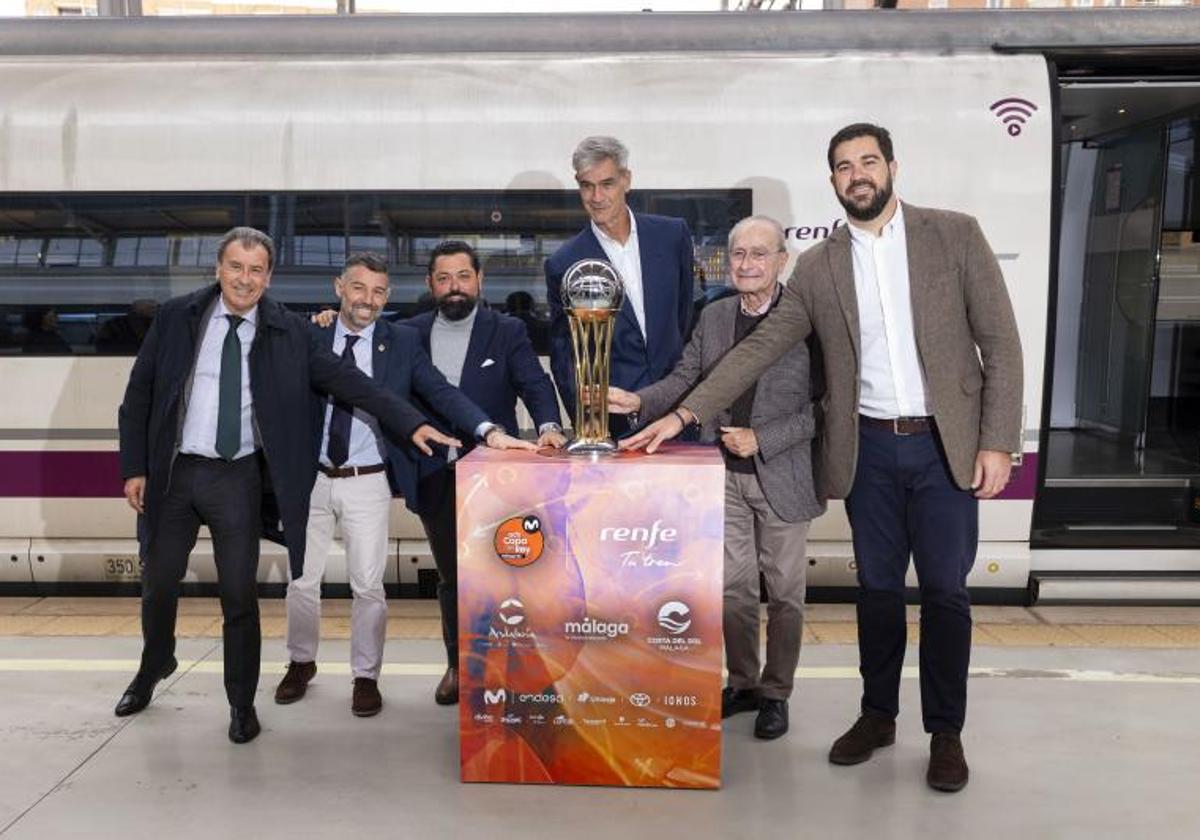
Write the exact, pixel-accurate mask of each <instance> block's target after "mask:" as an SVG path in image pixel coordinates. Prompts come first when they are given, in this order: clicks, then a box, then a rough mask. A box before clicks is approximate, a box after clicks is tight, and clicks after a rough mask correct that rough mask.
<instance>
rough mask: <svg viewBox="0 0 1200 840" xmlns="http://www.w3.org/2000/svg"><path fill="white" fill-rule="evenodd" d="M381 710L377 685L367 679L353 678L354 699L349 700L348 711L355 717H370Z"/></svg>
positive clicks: (380, 698)
mask: <svg viewBox="0 0 1200 840" xmlns="http://www.w3.org/2000/svg"><path fill="white" fill-rule="evenodd" d="M382 708H383V695H381V694H380V693H379V683H378V682H376V681H375V680H372V679H368V678H367V677H355V678H354V697H353V698H352V699H351V700H350V711H351V712H353V714H354V716H355V717H371V716H372V715H377V714H379V710H380V709H382Z"/></svg>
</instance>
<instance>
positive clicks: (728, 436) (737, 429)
mask: <svg viewBox="0 0 1200 840" xmlns="http://www.w3.org/2000/svg"><path fill="white" fill-rule="evenodd" d="M721 445H722V446H724V447H725V448H726V449H727V450H729V451H730V452H732V453H733V454H734V455H736V456H737V457H739V458H751V457H753V456H755V455H757V454H758V436H757V435H755V434H754V430H753V429H747V428H745V427H743V426H722V427H721Z"/></svg>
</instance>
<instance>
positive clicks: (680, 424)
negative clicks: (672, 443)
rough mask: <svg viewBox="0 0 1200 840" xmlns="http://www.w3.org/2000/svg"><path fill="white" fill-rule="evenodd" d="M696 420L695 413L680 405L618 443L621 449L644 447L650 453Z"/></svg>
mask: <svg viewBox="0 0 1200 840" xmlns="http://www.w3.org/2000/svg"><path fill="white" fill-rule="evenodd" d="M695 422H696V415H694V414H692V412H691V411H689V410H688V409H686V408H684V407H683V406H680V407H679V408H677V409H675V410H674V411H672V412H671V413H670V414H668V415H666V416H664V417H660V418H658V419H657V420H655V421H654V422H653V423H651V424H650V425H649V426H647V427H646V428H644V429H642V430H641V431H640V432H638V433H637V434H635V435H630V436H629V437H627V438H624V439H623V440H621V441H620V443H618V444H617V445H618V447H619V448H621V449H645V450H646V454H647V455H650V454H653V453H654V452H655V451H657V449H658V447H659V446H661V445H662V444H663V443H664V442H666V441H668V440H670V439H671V438H673V437H676V436H677V435H679V433H680V432H682V431H683V430H684V429H685V428H687V426H690V425H691V424H692V423H695Z"/></svg>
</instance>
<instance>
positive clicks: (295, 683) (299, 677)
mask: <svg viewBox="0 0 1200 840" xmlns="http://www.w3.org/2000/svg"><path fill="white" fill-rule="evenodd" d="M316 675H317V663H316V662H289V663H288V669H287V673H286V674H284V675H283V679H282V680H280V681H279V685H278V686H276V687H275V702H276V703H278V704H280V705H281V706H286V705H287V704H288V703H295V702H296V701H297V700H299V699H300V698H301V697H303V696H304V692H306V691H308V683H309V681H310V680H311V679H312V678H313V677H315V676H316Z"/></svg>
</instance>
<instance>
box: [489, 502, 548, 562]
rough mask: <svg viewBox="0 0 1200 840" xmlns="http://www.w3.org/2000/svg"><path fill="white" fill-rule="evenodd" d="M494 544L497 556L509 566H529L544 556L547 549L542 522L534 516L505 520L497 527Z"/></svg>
mask: <svg viewBox="0 0 1200 840" xmlns="http://www.w3.org/2000/svg"><path fill="white" fill-rule="evenodd" d="M492 544H493V545H494V546H495V549H496V556H497V557H499V558H500V559H501V560H503V561H504V562H505V563H507V564H508V565H510V566H517V567H521V566H528V565H529V564H530V563H533V562H536V561H537V559H538V558H539V557H541V556H542V550H543V549H544V548H545V547H546V538H545V537H544V536H543V535H542V520H540V519H538V518H537V517H536V516H534V515H532V514H530V515H528V516H514V517H511V518H509V519H505V520H504V521H503V522H501V523H500V525H499V526H497V528H496V536H495V537H494V538H493V540H492Z"/></svg>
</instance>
